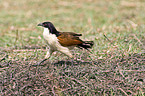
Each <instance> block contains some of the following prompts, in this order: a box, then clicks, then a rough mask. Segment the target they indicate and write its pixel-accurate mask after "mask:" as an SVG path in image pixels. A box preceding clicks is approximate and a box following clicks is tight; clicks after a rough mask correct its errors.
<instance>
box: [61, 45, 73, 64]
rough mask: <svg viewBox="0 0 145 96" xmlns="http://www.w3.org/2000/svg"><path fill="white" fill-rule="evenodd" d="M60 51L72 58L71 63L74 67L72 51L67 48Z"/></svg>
mask: <svg viewBox="0 0 145 96" xmlns="http://www.w3.org/2000/svg"><path fill="white" fill-rule="evenodd" d="M59 51H60V52H61V53H63V54H65V55H67V56H68V57H69V58H71V63H72V65H73V55H72V54H71V52H70V50H69V49H68V48H66V47H62V48H61V49H60V50H59Z"/></svg>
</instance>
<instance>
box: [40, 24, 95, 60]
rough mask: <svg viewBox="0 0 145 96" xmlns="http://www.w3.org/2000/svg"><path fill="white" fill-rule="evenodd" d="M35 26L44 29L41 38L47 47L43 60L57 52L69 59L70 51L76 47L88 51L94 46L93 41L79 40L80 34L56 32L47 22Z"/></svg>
mask: <svg viewBox="0 0 145 96" xmlns="http://www.w3.org/2000/svg"><path fill="white" fill-rule="evenodd" d="M37 26H42V27H43V28H44V31H43V38H44V40H45V41H46V44H47V45H48V47H49V49H48V51H47V53H46V55H45V59H48V58H50V57H51V55H52V53H53V52H55V51H59V52H61V53H63V54H65V55H66V56H68V57H69V58H73V55H72V53H71V52H70V49H72V48H74V47H78V48H80V49H86V50H89V48H92V46H93V45H94V42H93V41H83V40H81V39H80V38H79V37H80V36H82V34H79V33H74V32H60V31H57V29H56V28H55V26H54V25H53V24H52V23H51V22H49V21H46V22H42V23H39V24H38V25H37Z"/></svg>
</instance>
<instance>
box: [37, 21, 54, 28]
mask: <svg viewBox="0 0 145 96" xmlns="http://www.w3.org/2000/svg"><path fill="white" fill-rule="evenodd" d="M37 26H42V27H45V28H50V27H54V25H53V24H52V23H51V22H43V23H39V24H38V25H37Z"/></svg>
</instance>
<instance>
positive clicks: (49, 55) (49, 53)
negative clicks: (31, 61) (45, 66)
mask: <svg viewBox="0 0 145 96" xmlns="http://www.w3.org/2000/svg"><path fill="white" fill-rule="evenodd" d="M53 52H54V50H52V49H51V48H49V49H48V51H47V53H46V55H45V58H44V59H43V60H42V61H40V62H38V63H37V64H35V65H33V66H38V65H40V64H42V63H43V62H44V61H46V60H48V59H49V58H50V57H51V55H52V53H53Z"/></svg>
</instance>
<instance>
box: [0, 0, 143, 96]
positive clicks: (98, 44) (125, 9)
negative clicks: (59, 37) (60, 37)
mask: <svg viewBox="0 0 145 96" xmlns="http://www.w3.org/2000/svg"><path fill="white" fill-rule="evenodd" d="M144 4H145V2H144V1H143V0H137V1H134V0H128V1H125V0H95V1H94V0H85V2H84V0H79V1H72V0H61V1H58V0H51V1H49V2H48V1H47V0H25V1H19V0H15V1H12V0H5V1H3V2H2V3H1V4H0V11H1V13H0V18H1V19H0V54H1V55H0V67H1V68H0V95H59V96H63V95H104V96H106V95H111V96H116V95H136V96H144V95H145V93H144V92H145V79H144V77H145V75H144V74H145V66H144V64H145V60H144V58H145V53H144V51H145V31H144V28H145V22H144V21H145V14H143V13H144V12H145V9H144ZM43 21H51V22H53V23H54V25H55V26H56V28H57V29H58V30H60V31H68V32H70V31H71V32H76V33H82V34H83V36H82V39H83V40H93V41H94V43H95V45H94V47H93V48H92V49H91V51H92V52H93V54H90V53H88V52H87V51H85V50H80V49H77V48H76V49H74V50H73V51H72V53H73V55H74V57H75V58H74V60H73V63H74V65H73V66H72V64H71V63H72V62H71V60H69V59H68V58H67V57H66V56H64V55H63V54H60V53H54V54H53V55H52V57H51V58H50V59H49V60H48V61H46V62H44V63H43V64H42V65H41V66H33V65H35V64H37V63H38V62H40V61H41V60H42V59H43V58H44V56H45V54H46V51H47V50H46V43H45V42H44V39H43V36H42V32H43V29H42V28H40V27H37V24H38V23H40V22H43Z"/></svg>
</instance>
